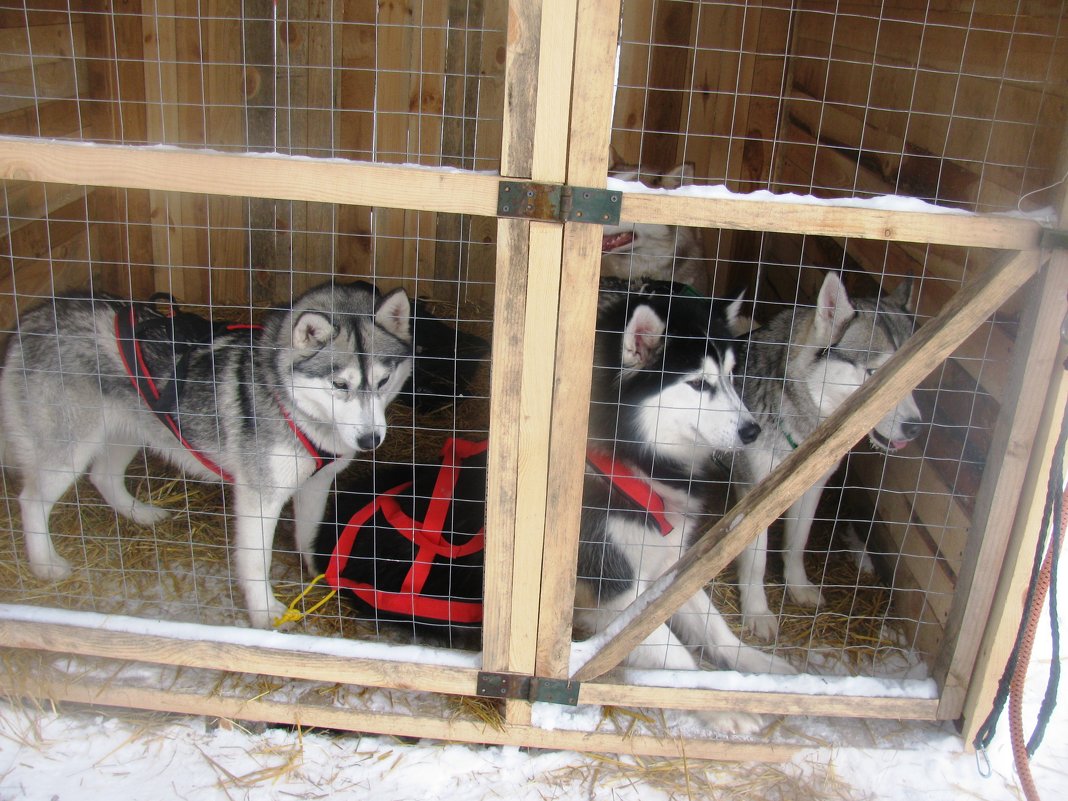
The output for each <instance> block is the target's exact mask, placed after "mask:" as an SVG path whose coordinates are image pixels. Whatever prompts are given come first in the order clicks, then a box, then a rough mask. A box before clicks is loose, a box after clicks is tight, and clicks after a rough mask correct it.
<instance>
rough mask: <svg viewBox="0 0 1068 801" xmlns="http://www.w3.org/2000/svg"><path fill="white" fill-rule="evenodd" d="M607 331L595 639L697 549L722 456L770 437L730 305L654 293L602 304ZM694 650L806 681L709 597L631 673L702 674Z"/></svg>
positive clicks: (581, 576)
mask: <svg viewBox="0 0 1068 801" xmlns="http://www.w3.org/2000/svg"><path fill="white" fill-rule="evenodd" d="M597 325H598V332H597V336H596V340H595V343H596V344H595V354H594V370H593V388H592V403H591V411H590V427H589V447H588V453H587V462H588V465H587V472H586V477H585V483H584V488H583V513H582V523H581V534H580V543H579V563H578V587H577V594H576V603H575V607H576V624H577V626H578V628H579V629H585V630H588V631H591V632H598V631H602V630H604V629H605V627H607V626H608V625H609V623H610V622H611V621H612V620H613V619H614V618H615V617H616V616H617V614H618V612H619V611H621V610H623V609H625V608H626V607H627V606H628V605H629V604H630V603H631V602H632V601H634V599H635V598H636V597H637V596H638V594H639V593H640V592H641V591H642V590H644V589H645V587H646V586H647V585H648V584H649V583H650V582H652V581H654V580H655V579H657V578H659V577H660V576H661V575H662V574H663V573H664V572H665V570H667V569H668V568H669V567H670V566H671V565H673V564H674V563H675V561H676V560H678V559H679V557H680V556H682V554H683V553H684V552H685V551H686V549H687V547H689V545H690V544H691V539H692V537H691V535H692V534H693V532H694V531H695V529H696V527H697V524H698V522H699V515H700V514H701V513H702V512H703V511H704V505H705V497H706V493H705V491H704V489H703V487H707V486H708V485H707V484H704V485H703V482H704V481H706V480H707V479H709V478H710V473H711V468H712V457H713V456H714V455H715V454H716V453H720V452H723V451H724V450H731V449H736V448H741V447H743V446H745V445H748V444H749V443H752V442H753V441H755V440H756V439H757V437H758V436H759V434H760V428H759V426H758V425H757V424H756V422H755V421H754V419H753V416H752V415H751V414H750V413H749V412H748V410H747V409H746V408H745V406H744V405H743V404H742V401H741V399H740V398H739V396H738V393H737V391H736V389H735V387H734V384H733V371H734V369H735V354H734V348H733V344H734V342H733V339H732V338H731V334H730V331H729V329H728V326H727V321H726V318H725V317H724V309H723V308H722V307H721V306H720V305H719V304H716V305H713V303H712V301H710V300H708V299H705V298H698V297H694V296H692V295H677V294H671V293H670V291H668V292H657V291H649V289H648V287H647V288H646V289H645V291H641V292H637V291H636V292H630V293H628V292H621V293H618V294H615V296H614V297H604V296H602V298H601V303H600V308H599V313H598V323H597ZM691 648H693V649H700V650H702V651H703V654H704V656H705V657H706V658H708V659H710V660H713V661H715V662H717V663H718V664H720V665H722V666H724V667H727V668H733V669H738V670H742V671H746V672H774V673H793V672H794V671H793V669H792V668H791V667H790V666H789V665H788V664H787V663H786V662H784V661H782V660H780V659H778V658H776V657H774V656H772V655H770V654H765V653H763V652H761V651H759V650H757V649H755V648H753V647H751V646H747V645H744V644H743V643H742V642H741V641H739V639H738V638H737V637H736V636H735V635H734V634H733V633H732V632H731V630H730V629H729V627H728V626H727V624H726V622H725V621H724V619H723V618H722V616H721V615H720V613H719V611H718V610H717V609H716V607H715V606H714V605H713V602H712V599H711V598H710V597H709V595H708V594H707V593H706V592H704V591H701V592H699V593H697V594H696V595H694V596H693V597H692V598H691V599H690V600H688V601H687V602H686V604H685V605H684V606H683V607H682V608H680V609H679V611H678V612H677V613H676V614H675V615H673V616H672V617H671V618H670V620H669V621H668V623H667V624H665V625H662V626H660V627H659V628H658V629H657V630H656V631H654V632H653V633H652V634H651V635H650V636H649V638H648V639H646V640H645V642H643V643H642V644H640V645H639V646H638V647H637V648H636V649H635V650H634V652H633V653H631V655H630V656H629V657H628V659H627V664H629V665H630V666H633V667H645V668H669V669H695V668H696V667H698V663H697V660H696V659H695V656H694V654H693V653H692V652H691V650H690V649H691ZM744 720H747V719H746V718H745V716H736V717H735V718H733V719H732V721H733V723H732V725H733V726H734V727H735V728H739V727H742V728H744V727H745V726H746V724H745V722H744ZM720 722H721V723H722V721H720Z"/></svg>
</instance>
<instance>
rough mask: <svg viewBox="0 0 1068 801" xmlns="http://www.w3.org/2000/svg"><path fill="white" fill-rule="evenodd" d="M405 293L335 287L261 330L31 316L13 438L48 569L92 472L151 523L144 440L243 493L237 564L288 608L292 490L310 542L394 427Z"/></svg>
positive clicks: (267, 613)
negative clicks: (66, 504)
mask: <svg viewBox="0 0 1068 801" xmlns="http://www.w3.org/2000/svg"><path fill="white" fill-rule="evenodd" d="M409 323H410V307H409V301H408V297H407V295H406V294H405V292H404V290H402V289H396V290H394V291H392V292H390V293H389V294H386V295H380V294H379V293H378V292H377V291H376V290H375V288H374V287H373V286H372V285H371V284H368V283H366V282H356V283H351V284H347V285H342V284H326V285H323V286H320V287H318V288H316V289H313V290H311V291H309V292H308V293H306V294H305V295H303V296H302V297H300V298H298V299H297V301H296V302H295V304H294V305H293V307H292V309H290V310H281V309H279V310H275V311H272V312H270V313H269V314H268V315H267V316H266V317H265V319H264V321H263V325H262V326H217V325H214V324H212V323H210V322H209V321H207V320H204V319H203V318H201V317H197V316H196V315H193V314H189V313H178V314H171V315H164V314H160V313H158V312H157V311H156V310H155V307H154V306H152V305H146V304H142V303H138V304H134V303H131V302H129V301H124V300H120V299H118V298H114V297H99V296H98V297H89V296H78V297H68V298H55V299H52V300H51V301H49V302H47V303H45V304H44V305H42V306H40V307H38V308H36V309H34V310H33V311H31V312H29V313H27V314H26V315H24V316H23V317H22V319H21V320H20V322H19V326H18V331H17V332H16V334H15V337H14V338H13V340H12V342H11V345H10V348H9V350H8V353H7V358H6V361H5V364H4V371H3V375H2V377H0V418H2V421H3V427H4V430H3V433H4V438H5V440H6V441H5V443H4V444H5V449H6V453H7V454H8V456H9V461H11V462H12V463H13V464H14V465H15V466H16V467H17V468H18V469H19V471H20V473H21V475H22V482H23V487H22V492H21V494H20V495H19V505H20V508H21V510H22V525H23V530H24V532H25V537H26V549H27V552H28V556H29V561H30V566H31V569H32V570H33V572H34V573H35V574H36V575H37V576H38V577H40V578H41V579H44V580H59V579H62V578H64V577H66V576H68V575H69V574H70V572H71V565H70V563H69V562H68V561H67V560H66V559H65V558H64V557H62V556H60V555H59V554H58V553H57V552H56V550H55V547H54V546H53V544H52V539H51V535H50V533H49V528H48V520H49V515H50V513H51V511H52V507H53V505H54V504H55V503H56V501H57V500H58V499H59V498H60V496H62V495H63V493H64V492H66V491H67V490H68V489H69V488H70V487H71V485H72V484H73V483H74V482H75V480H77V478H78V477H79V476H80V475H82V474H84V473H86V472H88V473H89V478H90V480H91V481H92V483H93V485H94V486H95V487H96V488H97V489H98V490H99V491H100V494H101V495H102V496H103V497H104V499H105V500H106V501H107V502H108V503H109V504H110V505H111V506H113V507H114V508H115V510H116V511H117V512H119V513H121V514H123V515H125V516H127V517H129V518H131V519H132V520H134V521H136V522H138V523H140V524H142V525H151V524H153V523H156V522H158V521H159V520H161V519H162V518H164V517H166V516H167V512H166V511H165V510H163V509H160V508H157V507H155V506H152V505H150V504H147V503H144V502H142V501H139V500H137V499H135V498H134V497H133V496H132V495H131V494H130V493H129V491H128V490H127V489H126V486H125V481H124V475H125V471H126V467H127V465H128V464H129V463H130V461H131V459H133V458H134V456H135V455H136V454H137V453H138V452H140V450H141V449H142V448H149V449H150V450H152V451H153V452H156V453H159V454H160V455H162V456H164V457H165V458H167V459H168V460H170V461H171V462H172V463H174V464H175V465H176V466H178V467H181V468H183V469H184V470H186V471H187V472H189V473H190V474H193V475H198V476H212V475H217V476H221V477H223V478H224V479H226V480H227V481H228V482H229V483H230V484H231V485H232V489H233V495H232V500H231V504H232V507H231V508H232V509H233V511H234V515H235V517H236V519H237V520H236V523H237V525H236V534H235V536H234V542H233V544H234V548H235V553H234V572H235V574H236V576H237V580H238V583H239V585H240V587H241V589H242V591H243V593H244V597H245V603H246V606H247V609H248V614H249V618H250V620H251V622H252V624H253V625H254V626H258V627H261V628H265V627H268V626H269V625H270V624H271V621H272V619H273V618H275V617H276V616H277V615H279V614H280V613H281V612H283V611H284V608H285V607H284V605H283V604H282V603H281V602H280V601H278V600H277V599H276V598H275V597H274V594H273V592H272V590H271V587H270V583H269V581H268V574H269V568H270V562H271V548H272V544H273V541H274V532H275V527H276V524H277V522H278V518H279V515H280V513H281V511H282V506H283V504H285V503H286V501H288V500H289V499H290V498H292V499H293V514H294V519H295V529H296V539H297V544H298V547H301V549H302V550H306V546H309V545H310V543H311V541H312V539H313V537H314V534H315V530H316V527H317V526H318V524H319V521H320V519H321V517H322V514H323V509H324V506H325V503H326V497H327V493H328V490H329V486H330V483H331V481H332V479H333V476H334V475H335V474H336V473H338V472H339V471H340V470H341V469H342V468H344V467H345V465H347V464H348V463H349V461H350V460H351V459H352V458H353V456H354V455H355V454H356V453H358V452H359V451H368V450H371V449H373V448H375V447H377V446H378V445H379V444H380V443H381V442H382V440H383V438H384V437H385V434H386V417H385V410H386V406H387V405H388V404H389V403H390V401H392V400H393V399H394V397H395V396H396V395H397V393H398V392H399V391H400V389H401V387H402V386H403V385H404V383H405V382H406V381H407V379H408V377H409V375H410V374H411V337H410V332H409V328H410V325H409Z"/></svg>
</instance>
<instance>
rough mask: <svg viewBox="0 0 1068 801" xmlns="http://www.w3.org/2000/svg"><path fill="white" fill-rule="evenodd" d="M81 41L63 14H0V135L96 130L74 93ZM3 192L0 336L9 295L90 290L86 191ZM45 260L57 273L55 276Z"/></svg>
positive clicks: (82, 30)
mask: <svg viewBox="0 0 1068 801" xmlns="http://www.w3.org/2000/svg"><path fill="white" fill-rule="evenodd" d="M86 37H87V31H86V25H85V24H84V23H83V22H82V21H80V20H78V21H74V22H72V21H71V20H70V19H69V18H68V16H67V15H66V14H64V13H59V12H48V11H41V12H34V13H32V14H27V13H25V12H23V11H17V10H11V9H4V10H0V94H2V95H5V97H3V98H0V133H4V134H18V135H28V136H47V137H66V136H76V137H78V136H92V135H93V134H94V133H96V132H97V131H98V128H97V117H98V115H96V114H94V113H92V112H93V110H92V109H90V108H88V107H84V106H82V105H81V104H80V103H79V102H78V87H79V86H83V85H85V83H86V82H87V81H88V80H89V67H88V65H87V63H86V62H85V60H84V56H85V53H86ZM38 98H40V100H38ZM2 189H3V193H2V195H0V209H2V212H3V215H4V224H3V228H2V229H0V254H2V255H3V256H4V257H5V259H4V262H5V264H4V269H3V270H0V330H9V329H10V328H11V326H12V324H13V322H14V318H15V300H14V293H15V292H18V293H19V294H20V295H22V296H24V301H23V302H25V303H30V304H32V300H31V298H32V297H33V296H38V295H45V294H50V293H51V292H52V291H53V290H54V289H65V288H67V287H69V286H78V285H82V284H86V283H88V280H89V254H90V237H89V229H88V225H87V219H88V218H87V215H88V211H87V207H88V204H89V202H90V201H89V200H88V198H87V193H86V190H85V188H84V187H75V186H54V185H52V186H49V185H46V184H41V183H30V182H20V181H4V182H3V187H2ZM49 259H51V260H52V261H53V262H54V263H55V264H56V266H57V267H58V268H59V269H58V270H57V272H56V273H55V274H54V275H53V274H52V272H51V271H50V270H49V269H48V267H49Z"/></svg>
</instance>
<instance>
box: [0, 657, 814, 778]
mask: <svg viewBox="0 0 1068 801" xmlns="http://www.w3.org/2000/svg"><path fill="white" fill-rule="evenodd" d="M0 694H2V695H5V696H9V697H10V696H29V697H34V698H47V699H50V700H53V701H59V702H62V701H68V702H74V703H80V704H93V705H98V706H110V707H121V708H125V709H130V708H132V709H151V710H158V711H164V712H177V713H181V714H187V715H206V716H208V717H211V718H228V719H233V720H259V721H268V722H272V723H285V724H289V725H293V726H303V727H309V728H310V727H317V728H328V729H342V730H347V731H358V732H368V733H372V734H385V735H393V736H398V737H423V738H431V739H436V740H446V741H449V742H462V743H484V744H487V745H513V746H525V747H531V748H551V749H557V750H559V749H566V750H573V751H594V752H607V753H619V754H637V755H645V756H660V757H686V758H690V759H717V760H728V761H754V762H784V761H786V760H788V759H791V758H792V757H793V756H794V755H795V754H797V752H798V751H799V750H800V749H801V747H802V746H799V745H793V744H763V743H756V742H731V741H722V740H699V739H691V738H685V739H683V738H671V737H651V736H642V735H631V734H625V733H622V734H612V733H607V732H588V731H576V730H569V729H562V728H556V729H553V730H548V729H540V728H538V727H536V726H523V725H509V724H502V725H501V726H499V727H497V726H493V725H491V724H489V723H484V722H481V721H475V720H463V719H460V718H452V719H442V718H440V717H433V716H429V715H398V714H394V713H384V712H368V711H364V710H358V709H342V708H338V707H331V706H325V705H323V706H318V705H312V704H307V703H294V702H293V701H291V700H283V701H271V700H268V699H265V698H238V697H232V696H226V695H221V694H217V693H214V694H204V693H201V692H194V691H191V690H159V689H154V688H145V687H131V686H122V684H121V683H119V682H118V681H116V680H114V679H105V680H100V681H98V680H93V679H89V678H87V677H63V679H62V680H51V679H49V678H47V677H44V676H37V675H29V676H27V675H23V676H14V675H11V674H2V675H0Z"/></svg>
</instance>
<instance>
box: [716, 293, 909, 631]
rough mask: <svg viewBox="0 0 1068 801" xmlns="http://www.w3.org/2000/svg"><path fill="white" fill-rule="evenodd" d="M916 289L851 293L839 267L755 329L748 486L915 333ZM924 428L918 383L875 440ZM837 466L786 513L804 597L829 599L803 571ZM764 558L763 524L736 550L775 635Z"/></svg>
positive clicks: (893, 440) (792, 569)
mask: <svg viewBox="0 0 1068 801" xmlns="http://www.w3.org/2000/svg"><path fill="white" fill-rule="evenodd" d="M911 293H912V282H911V280H905V281H902V282H901V283H900V284H899V285H898V287H897V288H896V289H895V290H894V291H893V292H890V293H888V294H885V295H882V296H880V297H878V298H872V299H868V298H854V299H851V298H850V297H849V295H848V294H847V293H846V290H845V287H844V286H843V285H842V282H841V280H840V279H839V277H838V276H837V275H836V274H835V273H828V274H827V276H826V277H825V278H824V281H823V284H822V286H821V287H820V291H819V295H818V296H817V300H816V304H815V305H814V306H810V307H796V308H791V309H786V310H784V311H782V312H780V313H779V314H778V315H776V316H775V317H774V318H773V319H772V320H771V321H770V322H769V323H768V324H767V325H766V326H764V327H762V328H758V329H756V330H754V331H753V333H752V334H751V335H750V337H751V338H750V339H749V345H748V349H747V352H746V354H745V355H744V356H743V357H742V360H743V367H742V368H740V369H739V370H738V375H739V383H740V386H741V393H742V398H743V399H744V401H745V403H746V406H748V407H749V409H750V410H752V412H753V414H754V415H755V417H756V419H757V421H758V422H759V423H760V435H759V436H758V437H756V439H755V440H754V441H752V442H750V443H748V444H747V445H746V447H745V449H744V451H741V452H740V453H739V454H738V458H735V459H734V466H735V470H734V477H735V479H736V481H737V482H738V486H740V487H741V488H742V492H743V493H744V492H748V490H749V489H750V488H751V487H752V486H753V485H755V484H757V483H759V482H760V481H761V480H762V479H763V478H765V477H766V476H767V475H768V474H769V473H771V471H772V470H773V469H774V468H775V466H776V465H777V464H779V462H781V461H782V460H783V459H785V458H786V456H787V455H788V454H789V453H790V452H791V451H792V450H794V449H795V448H797V446H798V445H799V444H800V443H801V442H803V441H804V440H805V439H806V438H807V437H808V436H809V435H811V434H812V432H813V431H814V430H815V428H816V426H818V425H819V424H820V423H821V422H822V421H823V420H824V419H826V418H827V417H828V416H830V415H831V413H833V412H834V411H835V410H836V409H837V408H838V407H839V406H841V405H842V403H843V402H845V400H846V399H847V398H848V397H849V396H850V395H851V394H852V393H853V392H855V391H856V390H857V389H858V388H859V387H860V386H861V385H862V384H863V383H864V382H865V381H867V380H868V379H869V378H870V377H871V376H872V375H874V374H875V371H876V370H878V368H879V367H880V366H881V365H882V364H884V363H885V362H886V360H887V359H889V358H890V357H891V356H892V355H893V354H894V353H895V352H896V351H897V350H898V348H900V347H901V345H902V344H903V343H904V341H905V340H906V339H908V337H909V336H910V335H911V334H912V331H913V326H914V321H915V315H914V312H913V310H912V307H911V305H910V296H911ZM739 307H740V300H739V301H736V302H735V303H734V304H732V306H731V310H730V312H729V314H730V315H731V317H732V319H737V311H738V309H739ZM736 330H737V329H736ZM743 341H744V340H743ZM922 430H923V421H922V416H921V414H920V410H919V408H918V407H917V405H916V401H915V400H914V399H913V397H912V395H911V393H910V394H909V395H907V396H905V398H904V399H902V401H901V402H900V403H898V404H897V406H896V407H895V408H894V409H892V410H891V411H890V412H889V413H888V414H887V415H886V416H885V417H883V419H882V420H880V421H879V422H878V423H877V424H876V425H875V427H874V428H873V429H872V430H871V432H870V433H869V435H868V438H869V440H870V441H871V443H872V444H873V445H874V446H875V447H877V448H879V449H881V450H884V451H889V452H893V451H896V450H899V449H900V448H903V447H905V445H907V444H908V443H909V442H910V441H911V440H913V439H915V438H916V437H917V436H918V435H919V434H920V433H921V431H922ZM835 469H837V465H835V467H833V468H831V469H830V470H829V471H828V472H827V473H826V474H824V475H823V476H822V477H820V479H819V480H818V481H816V483H815V484H813V485H812V487H811V488H810V489H809V490H808V491H806V492H805V494H804V495H802V496H801V498H799V499H798V500H797V502H796V503H794V505H793V506H791V507H790V509H789V510H788V511H787V513H786V515H785V516H784V527H785V540H786V543H785V553H784V557H783V561H784V565H783V567H784V573H785V579H786V589H787V592H789V594H790V596H791V597H792V598H793V600H794V601H796V602H797V603H799V604H802V605H804V606H810V607H817V606H819V604H820V603H821V602H822V595H821V593H820V590H819V588H818V587H817V586H815V585H814V584H813V583H812V582H811V581H809V579H808V576H807V575H806V573H805V565H804V552H805V545H806V543H807V542H808V536H809V532H810V531H811V529H812V522H813V519H814V518H815V514H816V505H817V504H818V503H819V499H820V494H821V493H822V492H823V488H824V486H825V485H826V484H827V480H828V479H829V478H830V476H831V474H832V473H833V472H834V470H835ZM766 561H767V531H764V532H762V533H761V535H760V536H759V537H758V538H757V540H756V541H754V542H753V543H752V544H751V545H750V546H749V547H748V548H746V550H745V551H743V552H742V554H741V555H740V556H739V557H738V560H737V565H738V583H739V591H740V595H741V606H742V615H743V620H744V622H745V625H746V626H747V628H749V629H750V630H751V631H753V633H754V634H756V635H757V636H759V637H761V638H763V639H766V640H768V641H772V640H774V638H775V636H776V634H777V631H778V625H777V618H776V616H775V615H774V614H772V612H771V610H770V609H769V608H768V601H767V593H766V591H765V587H764V570H765V566H766Z"/></svg>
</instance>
